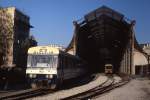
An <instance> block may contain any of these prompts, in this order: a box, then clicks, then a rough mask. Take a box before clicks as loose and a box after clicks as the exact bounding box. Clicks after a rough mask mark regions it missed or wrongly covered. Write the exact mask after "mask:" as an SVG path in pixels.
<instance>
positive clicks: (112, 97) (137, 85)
mask: <svg viewBox="0 0 150 100" xmlns="http://www.w3.org/2000/svg"><path fill="white" fill-rule="evenodd" d="M94 100H150V80H149V79H147V78H136V79H133V80H131V81H130V82H129V83H128V84H126V85H124V86H122V87H120V88H117V89H114V90H112V91H109V92H108V93H105V94H102V95H100V96H98V97H97V98H94Z"/></svg>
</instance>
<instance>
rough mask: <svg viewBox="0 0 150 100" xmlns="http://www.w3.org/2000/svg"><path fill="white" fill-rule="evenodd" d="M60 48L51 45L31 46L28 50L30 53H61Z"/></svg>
mask: <svg viewBox="0 0 150 100" xmlns="http://www.w3.org/2000/svg"><path fill="white" fill-rule="evenodd" d="M59 52H60V49H59V48H56V47H50V46H36V47H31V48H29V50H28V54H40V53H41V54H43V53H46V54H59Z"/></svg>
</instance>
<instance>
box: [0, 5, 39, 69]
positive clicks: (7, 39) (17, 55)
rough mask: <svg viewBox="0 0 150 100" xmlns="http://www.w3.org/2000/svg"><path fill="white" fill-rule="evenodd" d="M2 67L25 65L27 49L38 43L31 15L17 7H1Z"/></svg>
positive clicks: (0, 53) (0, 51) (0, 60)
mask: <svg viewBox="0 0 150 100" xmlns="http://www.w3.org/2000/svg"><path fill="white" fill-rule="evenodd" d="M0 20H1V23H0V37H1V38H0V44H1V47H2V48H0V49H1V50H0V67H1V68H3V67H9V68H11V67H13V66H19V67H25V66H26V61H27V50H28V48H29V47H31V46H35V45H37V42H36V40H35V39H34V37H33V36H31V35H30V28H32V26H31V25H30V17H29V16H28V15H26V14H25V13H23V12H22V11H20V10H18V9H17V8H15V7H7V8H0Z"/></svg>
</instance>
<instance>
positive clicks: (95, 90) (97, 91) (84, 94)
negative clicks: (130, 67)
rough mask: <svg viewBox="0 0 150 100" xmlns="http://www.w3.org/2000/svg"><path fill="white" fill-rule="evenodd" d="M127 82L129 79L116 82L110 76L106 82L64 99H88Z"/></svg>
mask: <svg viewBox="0 0 150 100" xmlns="http://www.w3.org/2000/svg"><path fill="white" fill-rule="evenodd" d="M127 82H128V81H121V82H118V83H115V80H114V79H113V78H108V79H107V80H106V82H104V83H103V84H101V85H99V86H97V87H95V88H93V89H90V90H88V91H85V92H82V93H79V94H76V95H73V96H70V97H66V98H63V99H62V100H86V99H91V98H96V97H97V96H98V95H100V94H102V93H105V92H107V91H110V90H112V89H114V88H117V87H120V86H122V85H125V84H126V83H127Z"/></svg>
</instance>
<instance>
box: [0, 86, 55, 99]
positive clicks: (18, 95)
mask: <svg viewBox="0 0 150 100" xmlns="http://www.w3.org/2000/svg"><path fill="white" fill-rule="evenodd" d="M51 92H53V91H52V90H49V89H46V88H37V89H27V90H23V91H18V92H12V93H7V94H5V95H3V96H0V100H21V99H26V98H31V97H35V96H39V95H44V94H47V93H51Z"/></svg>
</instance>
